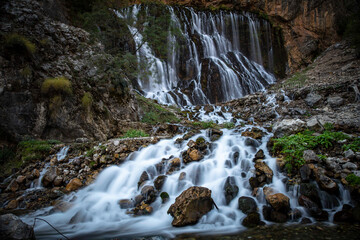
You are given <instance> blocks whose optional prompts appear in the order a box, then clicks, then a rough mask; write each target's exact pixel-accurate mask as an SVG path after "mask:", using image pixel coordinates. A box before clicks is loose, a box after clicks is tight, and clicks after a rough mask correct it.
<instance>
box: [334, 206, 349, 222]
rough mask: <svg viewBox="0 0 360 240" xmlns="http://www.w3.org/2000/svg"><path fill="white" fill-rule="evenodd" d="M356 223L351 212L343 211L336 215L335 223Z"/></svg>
mask: <svg viewBox="0 0 360 240" xmlns="http://www.w3.org/2000/svg"><path fill="white" fill-rule="evenodd" d="M353 221H354V217H353V214H352V212H351V211H349V210H344V209H343V210H341V211H338V212H336V213H335V215H334V222H335V223H337V222H338V223H339V222H348V223H352V222H353Z"/></svg>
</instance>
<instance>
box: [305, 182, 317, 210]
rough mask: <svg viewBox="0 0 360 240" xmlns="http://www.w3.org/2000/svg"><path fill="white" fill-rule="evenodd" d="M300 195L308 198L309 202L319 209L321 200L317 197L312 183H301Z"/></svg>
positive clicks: (315, 187)
mask: <svg viewBox="0 0 360 240" xmlns="http://www.w3.org/2000/svg"><path fill="white" fill-rule="evenodd" d="M300 194H302V195H304V196H306V197H308V198H310V199H311V201H313V202H315V203H316V204H317V205H318V206H319V207H320V208H321V200H320V196H319V191H318V188H317V186H316V185H315V184H312V183H301V184H300Z"/></svg>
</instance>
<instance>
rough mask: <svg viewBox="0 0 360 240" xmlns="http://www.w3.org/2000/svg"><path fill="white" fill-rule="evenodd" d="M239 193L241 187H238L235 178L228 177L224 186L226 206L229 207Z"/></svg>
mask: <svg viewBox="0 0 360 240" xmlns="http://www.w3.org/2000/svg"><path fill="white" fill-rule="evenodd" d="M238 193H239V187H238V186H237V185H236V181H235V177H234V176H229V177H227V178H226V181H225V184H224V195H225V201H226V205H229V203H230V202H231V201H232V200H233V199H234V198H235V197H236V196H237V194H238Z"/></svg>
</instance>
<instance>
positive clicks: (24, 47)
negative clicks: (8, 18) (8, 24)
mask: <svg viewBox="0 0 360 240" xmlns="http://www.w3.org/2000/svg"><path fill="white" fill-rule="evenodd" d="M4 48H5V49H6V50H10V51H11V52H14V53H17V54H29V55H32V54H34V53H35V52H36V46H35V44H33V43H32V42H31V41H30V40H29V39H27V38H26V37H25V36H23V35H20V34H18V33H10V34H8V35H5V41H4Z"/></svg>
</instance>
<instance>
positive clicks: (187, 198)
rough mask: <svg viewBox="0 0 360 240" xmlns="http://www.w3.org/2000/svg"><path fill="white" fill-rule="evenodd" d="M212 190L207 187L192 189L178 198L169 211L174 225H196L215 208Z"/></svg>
mask: <svg viewBox="0 0 360 240" xmlns="http://www.w3.org/2000/svg"><path fill="white" fill-rule="evenodd" d="M213 203H214V201H213V199H212V198H211V190H210V189H207V188H205V187H190V188H188V189H187V190H185V191H183V192H182V193H181V194H180V196H178V197H177V198H176V200H175V203H173V204H172V205H171V206H170V208H169V210H168V211H167V213H168V214H170V215H171V216H172V217H174V219H173V221H172V223H171V224H172V225H173V226H175V227H181V226H187V225H193V224H196V223H197V222H198V221H199V219H200V218H201V217H202V216H203V215H205V214H206V213H208V212H209V211H211V209H212V208H213Z"/></svg>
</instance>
